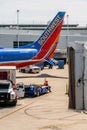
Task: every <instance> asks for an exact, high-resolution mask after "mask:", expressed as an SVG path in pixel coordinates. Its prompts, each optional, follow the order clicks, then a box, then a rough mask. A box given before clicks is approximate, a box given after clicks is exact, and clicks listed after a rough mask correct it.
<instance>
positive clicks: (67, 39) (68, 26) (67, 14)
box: [66, 14, 69, 47]
mask: <svg viewBox="0 0 87 130" xmlns="http://www.w3.org/2000/svg"><path fill="white" fill-rule="evenodd" d="M68 19H69V15H68V14H67V38H66V39H67V40H66V46H67V47H68V35H69V23H68Z"/></svg>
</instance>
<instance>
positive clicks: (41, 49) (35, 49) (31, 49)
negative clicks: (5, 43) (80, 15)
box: [0, 12, 65, 68]
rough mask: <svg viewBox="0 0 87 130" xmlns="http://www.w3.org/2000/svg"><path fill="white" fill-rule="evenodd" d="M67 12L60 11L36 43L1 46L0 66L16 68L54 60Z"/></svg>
mask: <svg viewBox="0 0 87 130" xmlns="http://www.w3.org/2000/svg"><path fill="white" fill-rule="evenodd" d="M64 15H65V12H58V14H57V15H56V16H55V17H54V19H53V20H52V22H51V23H50V24H49V25H48V27H47V28H46V29H45V31H44V32H43V33H42V35H41V36H40V37H39V38H38V39H37V41H35V42H34V43H31V44H28V45H25V46H22V47H19V48H16V49H15V48H9V49H8V48H0V66H16V68H20V67H24V66H28V65H32V64H36V63H39V62H42V61H48V62H50V63H51V64H53V62H52V61H51V60H50V58H52V57H53V54H54V51H55V49H56V47H57V43H58V42H59V37H60V32H61V29H62V24H63V20H64Z"/></svg>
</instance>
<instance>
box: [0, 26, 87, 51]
mask: <svg viewBox="0 0 87 130" xmlns="http://www.w3.org/2000/svg"><path fill="white" fill-rule="evenodd" d="M46 27H47V24H20V25H19V26H17V24H0V48H17V47H20V46H23V45H26V44H29V43H32V42H34V41H36V40H37V39H38V37H39V36H40V35H41V34H42V32H43V31H44V30H45V28H46ZM74 41H87V27H79V25H78V24H74V25H63V27H62V31H61V36H60V42H59V45H58V49H66V48H67V45H68V44H71V43H72V42H74Z"/></svg>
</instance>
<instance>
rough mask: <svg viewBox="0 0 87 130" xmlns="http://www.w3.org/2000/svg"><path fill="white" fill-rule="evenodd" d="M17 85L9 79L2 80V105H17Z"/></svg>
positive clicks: (0, 102)
mask: <svg viewBox="0 0 87 130" xmlns="http://www.w3.org/2000/svg"><path fill="white" fill-rule="evenodd" d="M14 88H15V86H14V85H13V83H12V82H11V81H9V80H0V105H1V104H6V105H7V104H8V105H14V106H15V105H16V103H17V95H16V93H15V91H14Z"/></svg>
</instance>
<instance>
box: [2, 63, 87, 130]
mask: <svg viewBox="0 0 87 130" xmlns="http://www.w3.org/2000/svg"><path fill="white" fill-rule="evenodd" d="M45 79H46V80H48V83H49V85H50V86H51V89H52V92H51V93H48V94H45V95H42V96H39V97H36V98H24V99H20V100H18V103H17V106H16V107H6V108H5V107H4V108H2V107H1V108H0V129H1V130H11V129H12V130H87V114H86V113H84V112H83V111H76V110H71V109H69V108H68V95H67V94H66V85H67V84H68V66H67V65H65V66H64V69H58V67H53V69H48V68H45V69H44V70H43V71H41V72H40V73H39V74H25V73H20V72H18V71H17V79H16V80H17V83H18V82H23V83H24V84H27V85H28V84H30V83H38V84H43V83H44V80H45Z"/></svg>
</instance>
